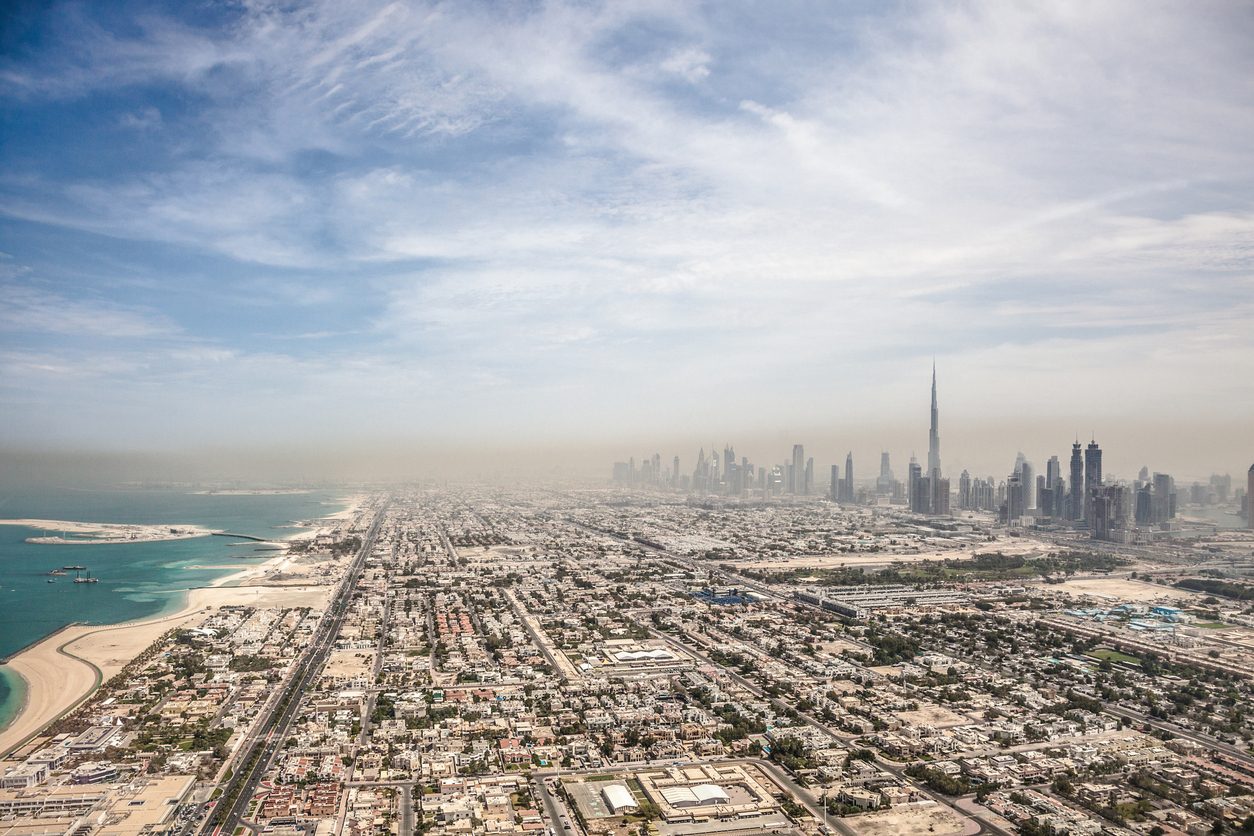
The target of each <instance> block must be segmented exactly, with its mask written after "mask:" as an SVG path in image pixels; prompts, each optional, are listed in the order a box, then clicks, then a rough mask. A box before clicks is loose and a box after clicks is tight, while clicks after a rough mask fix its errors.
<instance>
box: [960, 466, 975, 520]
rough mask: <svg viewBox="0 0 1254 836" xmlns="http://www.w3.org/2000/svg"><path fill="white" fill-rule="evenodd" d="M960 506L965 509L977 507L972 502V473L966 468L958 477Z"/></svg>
mask: <svg viewBox="0 0 1254 836" xmlns="http://www.w3.org/2000/svg"><path fill="white" fill-rule="evenodd" d="M958 507H959V508H962V509H963V510H967V509H970V508H973V507H975V506H973V505H972V504H971V474H970V473H968V472H967V471H965V470H964V471H962V475H961V476H959V477H958Z"/></svg>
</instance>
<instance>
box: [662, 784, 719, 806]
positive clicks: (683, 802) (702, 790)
mask: <svg viewBox="0 0 1254 836" xmlns="http://www.w3.org/2000/svg"><path fill="white" fill-rule="evenodd" d="M662 798H664V799H666V803H667V804H669V805H671V806H672V807H705V806H706V805H708V804H730V803H731V796H729V795H728V794H727V791H726V790H724V789H723V788H722V787H720V786H717V785H715V784H699V785H697V786H695V787H663V788H662Z"/></svg>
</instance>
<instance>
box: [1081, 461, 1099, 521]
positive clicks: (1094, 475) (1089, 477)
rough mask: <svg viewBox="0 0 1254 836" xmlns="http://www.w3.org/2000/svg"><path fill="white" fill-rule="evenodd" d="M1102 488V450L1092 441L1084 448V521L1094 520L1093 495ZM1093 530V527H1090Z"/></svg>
mask: <svg viewBox="0 0 1254 836" xmlns="http://www.w3.org/2000/svg"><path fill="white" fill-rule="evenodd" d="M1101 486H1102V448H1101V447H1099V446H1098V445H1097V442H1096V441H1095V440H1090V441H1089V444H1088V446H1087V447H1085V448H1084V519H1086V520H1092V519H1093V494H1094V492H1095V491H1096V490H1097V489H1098V488H1100V487H1101ZM1090 528H1091V526H1090Z"/></svg>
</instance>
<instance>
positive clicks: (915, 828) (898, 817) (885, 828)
mask: <svg viewBox="0 0 1254 836" xmlns="http://www.w3.org/2000/svg"><path fill="white" fill-rule="evenodd" d="M846 821H847V822H848V823H849V824H850V825H852V826H853V829H854V830H856V831H858V833H860V834H862V836H902V834H906V835H907V836H909V834H921V835H922V836H945V834H947V833H961V832H962V831H963V830H964V829H967V828H966V822H965V821H964V820H963V819H961V818H959V817H958V816H957V815H956V814H955V813H953V811H951V810H948V809H946V808H944V807H941V806H940V805H938V804H929V805H926V806H923V807H915V806H909V807H895V808H893V809H892V810H884V811H882V812H878V813H867V814H866V815H864V816H857V817H855V818H851V819H846ZM977 830H978V828H977Z"/></svg>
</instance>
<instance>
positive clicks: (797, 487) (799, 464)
mask: <svg viewBox="0 0 1254 836" xmlns="http://www.w3.org/2000/svg"><path fill="white" fill-rule="evenodd" d="M788 472H789V489H790V491H791V492H792V493H794V494H796V495H798V496H800V495H802V494H804V493H805V476H806V451H805V447H803V446H802V445H800V444H794V445H793V446H792V465H791V468H790V470H789V471H788Z"/></svg>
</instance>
